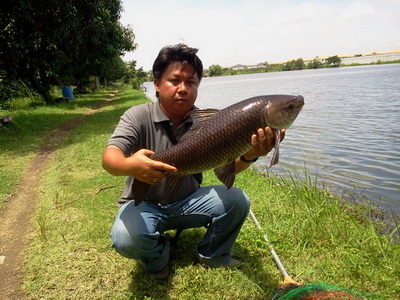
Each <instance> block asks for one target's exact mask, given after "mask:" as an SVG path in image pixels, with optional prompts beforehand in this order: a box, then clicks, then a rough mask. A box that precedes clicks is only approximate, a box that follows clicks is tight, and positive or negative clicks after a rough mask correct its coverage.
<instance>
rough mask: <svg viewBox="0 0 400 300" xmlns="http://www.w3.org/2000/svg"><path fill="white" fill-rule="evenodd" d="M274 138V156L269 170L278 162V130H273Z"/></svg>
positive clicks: (279, 133)
mask: <svg viewBox="0 0 400 300" xmlns="http://www.w3.org/2000/svg"><path fill="white" fill-rule="evenodd" d="M273 132H274V136H275V146H274V154H273V155H272V159H271V164H270V166H269V167H270V168H271V167H272V166H273V165H276V164H277V163H278V162H279V144H280V143H281V132H280V130H279V129H273Z"/></svg>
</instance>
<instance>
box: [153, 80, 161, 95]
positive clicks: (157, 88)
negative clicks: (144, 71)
mask: <svg viewBox="0 0 400 300" xmlns="http://www.w3.org/2000/svg"><path fill="white" fill-rule="evenodd" d="M153 83H154V87H155V89H156V92H159V88H160V80H159V79H154V80H153Z"/></svg>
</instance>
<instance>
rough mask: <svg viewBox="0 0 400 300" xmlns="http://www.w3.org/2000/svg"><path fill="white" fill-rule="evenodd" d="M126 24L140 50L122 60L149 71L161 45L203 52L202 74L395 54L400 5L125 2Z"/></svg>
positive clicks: (392, 1)
mask: <svg viewBox="0 0 400 300" xmlns="http://www.w3.org/2000/svg"><path fill="white" fill-rule="evenodd" d="M123 5H124V8H125V12H124V13H123V14H122V19H121V21H122V23H123V24H125V25H126V24H132V27H133V30H134V32H135V34H136V42H137V43H138V45H139V47H138V49H137V50H136V51H134V52H133V53H131V54H128V55H127V56H126V59H129V60H130V59H135V60H137V62H138V66H143V67H144V69H145V70H149V69H151V65H152V63H153V60H154V58H155V57H156V55H157V53H158V51H159V50H160V49H161V48H162V47H163V46H165V45H168V44H176V43H180V42H185V43H186V44H188V45H190V46H192V47H197V48H199V49H200V51H199V56H200V57H201V59H202V60H203V63H204V65H205V66H206V67H208V66H210V65H212V64H219V65H222V66H232V65H234V64H237V63H241V64H253V63H259V62H264V61H269V62H273V61H284V60H289V59H296V58H298V57H303V58H308V57H315V56H330V55H336V54H346V53H348V54H353V53H362V52H369V51H375V50H381V51H384V50H392V49H394V48H396V47H398V44H399V42H400V31H399V30H398V28H400V27H398V26H397V25H400V24H399V19H400V1H399V0H382V1H379V2H376V1H372V0H358V1H347V0H343V1H336V2H331V1H324V0H320V1H318V0H306V1H303V2H301V1H298V0H292V1H279V2H278V1H261V0H260V1H254V0H248V1H240V0H238V1H196V0H187V1H185V2H183V1H171V0H164V1H149V0H142V1H139V0H125V1H123Z"/></svg>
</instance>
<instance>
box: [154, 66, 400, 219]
mask: <svg viewBox="0 0 400 300" xmlns="http://www.w3.org/2000/svg"><path fill="white" fill-rule="evenodd" d="M399 78H400V64H393V65H375V66H360V67H346V68H333V69H319V70H304V71H291V72H278V73H263V74H251V75H237V76H228V77H213V78H204V79H203V81H202V83H201V85H200V90H199V97H198V100H197V102H196V105H197V106H198V107H201V108H205V107H212V108H224V107H226V106H228V105H231V104H233V103H235V102H238V101H240V100H243V99H245V98H249V97H252V96H257V95H263V94H296V95H298V94H300V95H303V96H304V98H305V106H304V108H303V111H302V112H301V113H300V115H299V117H298V119H297V120H296V121H295V122H294V124H293V125H292V127H291V128H290V129H288V131H287V135H286V139H285V141H284V142H283V143H282V147H281V157H280V164H279V166H274V167H273V168H272V169H273V171H274V172H277V173H281V172H283V171H282V169H283V170H292V169H295V170H296V169H297V170H300V172H299V173H301V170H304V166H306V167H307V169H308V171H309V173H310V174H317V177H318V179H319V180H321V181H323V182H324V183H325V184H326V185H328V186H331V187H332V190H333V191H335V192H339V193H341V192H342V191H343V189H347V190H348V191H354V192H363V194H364V195H366V196H368V197H370V198H371V199H373V200H376V201H379V200H382V202H381V204H382V205H383V206H385V207H386V206H387V207H389V208H390V209H392V210H393V211H394V212H395V213H396V214H397V215H400V191H399V188H400V123H399V120H400V84H399ZM147 87H148V88H149V95H150V96H153V95H154V90H153V89H152V85H151V84H147ZM153 99H154V96H153ZM269 158H270V156H267V157H265V158H262V159H260V160H258V161H257V164H256V165H257V166H259V167H260V168H263V167H265V166H268V165H269Z"/></svg>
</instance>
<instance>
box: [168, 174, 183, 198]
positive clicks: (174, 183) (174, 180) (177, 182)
mask: <svg viewBox="0 0 400 300" xmlns="http://www.w3.org/2000/svg"><path fill="white" fill-rule="evenodd" d="M184 178H185V177H183V176H173V175H168V176H167V177H166V178H165V179H166V181H167V184H168V186H169V190H170V192H171V196H173V195H175V194H176V192H177V191H178V190H179V189H180V187H181V185H182V181H183V180H184Z"/></svg>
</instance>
